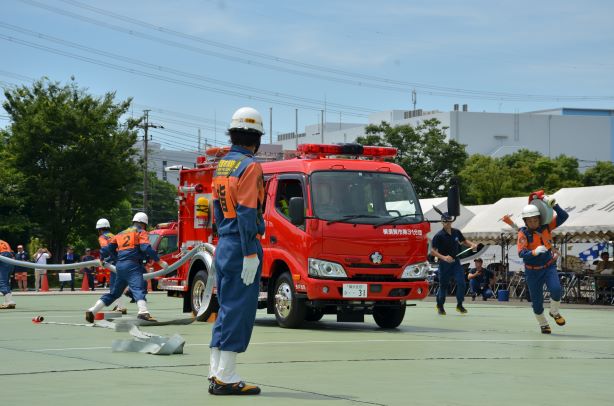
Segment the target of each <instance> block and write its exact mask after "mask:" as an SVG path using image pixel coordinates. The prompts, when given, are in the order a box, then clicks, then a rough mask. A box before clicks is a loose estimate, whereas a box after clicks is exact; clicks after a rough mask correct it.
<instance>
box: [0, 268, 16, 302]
mask: <svg viewBox="0 0 614 406" xmlns="http://www.w3.org/2000/svg"><path fill="white" fill-rule="evenodd" d="M11 272H13V265H9V264H5V263H0V293H2V294H3V295H6V294H8V293H11V281H10V279H9V278H10V276H11Z"/></svg>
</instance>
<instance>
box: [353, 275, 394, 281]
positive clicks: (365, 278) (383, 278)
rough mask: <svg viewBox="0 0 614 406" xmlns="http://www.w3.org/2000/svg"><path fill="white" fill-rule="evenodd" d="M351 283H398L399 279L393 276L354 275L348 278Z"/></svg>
mask: <svg viewBox="0 0 614 406" xmlns="http://www.w3.org/2000/svg"><path fill="white" fill-rule="evenodd" d="M350 280H351V281H353V282H398V281H399V279H398V278H397V277H395V276H394V275H369V274H356V275H354V276H352V277H351V278H350Z"/></svg>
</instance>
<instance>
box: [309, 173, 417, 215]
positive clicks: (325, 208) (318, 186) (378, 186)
mask: <svg viewBox="0 0 614 406" xmlns="http://www.w3.org/2000/svg"><path fill="white" fill-rule="evenodd" d="M310 182H311V196H312V201H311V204H312V208H313V213H314V216H315V217H317V218H320V219H322V220H327V221H329V222H330V223H336V222H343V223H359V224H374V225H377V224H380V223H383V222H387V221H393V222H394V224H414V223H420V222H423V221H424V217H423V215H422V211H421V209H420V204H419V202H418V198H417V197H416V193H415V192H414V188H413V186H412V184H411V182H410V181H409V179H408V178H407V177H406V176H403V175H401V174H395V173H382V172H359V171H319V172H314V173H313V174H312V175H311V181H310Z"/></svg>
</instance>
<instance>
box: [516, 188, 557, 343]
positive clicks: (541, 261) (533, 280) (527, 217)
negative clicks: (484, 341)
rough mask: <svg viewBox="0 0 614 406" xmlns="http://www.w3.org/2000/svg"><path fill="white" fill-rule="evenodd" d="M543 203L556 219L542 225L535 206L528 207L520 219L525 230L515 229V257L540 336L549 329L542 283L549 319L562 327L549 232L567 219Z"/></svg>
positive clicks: (551, 203) (550, 201)
mask: <svg viewBox="0 0 614 406" xmlns="http://www.w3.org/2000/svg"><path fill="white" fill-rule="evenodd" d="M541 199H542V201H543V202H544V203H546V204H547V205H548V206H550V207H552V208H553V209H554V211H555V212H556V217H554V218H553V219H552V221H551V222H550V223H549V224H544V225H542V224H541V220H540V219H541V217H540V212H539V209H538V208H537V206H535V205H533V204H529V205H527V206H525V207H524V208H523V209H522V218H523V220H524V223H525V225H526V227H521V228H520V229H519V230H518V256H519V257H520V258H522V260H523V262H524V267H525V271H524V273H525V279H526V281H527V285H528V286H529V293H530V294H531V306H532V307H533V313H535V318H536V319H537V322H538V323H539V326H540V329H541V332H542V333H543V334H550V333H551V332H552V330H551V329H550V326H549V325H548V321H547V320H546V316H544V296H543V289H544V284H545V285H546V287H547V288H548V290H549V291H550V311H549V314H550V317H552V318H553V319H554V321H555V322H556V324H557V325H559V326H563V325H565V319H564V318H563V316H561V314H560V313H559V309H560V306H561V283H560V281H559V275H558V273H557V270H556V259H557V255H556V249H554V248H553V245H552V235H551V232H552V230H554V229H555V228H557V227H559V226H560V225H561V224H563V223H564V222H565V220H567V218H568V217H569V214H567V212H566V211H565V210H563V208H561V206H559V205H558V204H556V202H555V200H554V199H553V198H552V197H549V196H543V197H541Z"/></svg>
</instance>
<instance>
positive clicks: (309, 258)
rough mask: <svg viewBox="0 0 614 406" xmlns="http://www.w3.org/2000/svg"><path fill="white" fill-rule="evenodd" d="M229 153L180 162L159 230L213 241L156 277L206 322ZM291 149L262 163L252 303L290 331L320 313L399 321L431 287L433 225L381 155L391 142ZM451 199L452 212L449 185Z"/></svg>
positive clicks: (398, 171)
mask: <svg viewBox="0 0 614 406" xmlns="http://www.w3.org/2000/svg"><path fill="white" fill-rule="evenodd" d="M226 151H227V150H222V149H212V150H209V151H208V156H205V157H199V158H198V160H197V167H196V168H193V169H181V171H180V185H179V187H178V192H179V197H178V200H179V221H178V226H177V227H176V228H174V229H173V228H167V229H162V230H163V232H161V233H160V232H159V233H158V234H161V235H162V234H164V233H167V232H170V233H173V232H176V235H177V236H178V240H177V242H178V246H179V247H180V248H184V249H189V248H191V247H193V246H195V245H196V244H197V243H199V242H205V243H209V244H211V245H209V246H208V247H209V248H208V249H206V250H203V252H202V253H199V254H197V255H196V256H195V257H194V258H192V260H191V262H190V263H187V264H185V265H184V266H183V267H182V268H180V269H179V270H178V272H177V274H176V275H175V276H172V277H165V278H162V279H160V280H159V283H158V288H159V289H162V290H166V291H167V292H168V294H169V295H170V296H178V297H183V298H184V311H186V312H189V311H192V312H193V313H194V314H197V313H199V310H201V307H204V309H202V311H201V312H200V313H201V317H200V319H203V320H204V319H206V318H208V317H209V315H210V314H211V313H212V312H215V311H217V309H218V304H217V300H216V297H215V289H214V286H212V285H213V284H214V283H215V278H214V272H213V271H212V250H211V247H213V245H214V244H215V242H216V236H215V224H213V221H212V218H211V217H212V206H211V181H212V175H213V172H214V170H215V167H216V162H217V160H219V158H220V157H221V156H223V154H225V152H226ZM298 153H299V156H298V157H296V158H293V159H285V160H281V161H274V162H265V163H263V164H262V168H263V172H264V178H265V191H266V192H265V203H264V207H263V215H264V219H265V223H266V233H265V235H264V236H263V237H262V246H263V249H264V259H263V268H262V278H261V282H260V298H259V308H266V309H267V312H268V313H269V314H275V317H276V319H277V322H278V324H279V325H280V326H282V327H288V328H293V327H298V326H300V325H301V324H302V323H303V322H304V321H318V320H320V319H321V318H322V316H323V315H325V314H336V316H337V320H338V321H342V322H362V321H364V316H365V314H371V315H373V318H374V320H375V322H376V323H377V324H378V325H379V326H380V327H382V328H395V327H397V326H398V325H399V324H401V322H402V321H403V317H404V315H405V309H406V301H408V300H419V299H423V298H424V297H426V295H427V294H428V282H427V281H426V276H427V272H428V270H429V263H428V262H427V249H428V241H427V233H428V232H429V230H430V225H429V222H428V221H427V220H426V219H425V218H424V216H423V213H422V210H421V208H420V204H419V201H418V196H416V193H415V192H414V188H413V186H412V183H411V181H410V178H409V177H408V176H407V174H406V173H405V171H404V170H403V169H402V168H401V167H400V166H398V165H396V164H394V163H390V162H386V161H385V160H384V159H385V158H391V157H394V156H395V155H396V149H395V148H388V147H371V146H362V145H358V144H342V145H324V144H303V145H299V147H298ZM448 201H449V202H450V204H449V211H450V212H451V214H453V215H457V214H458V205H459V203H458V191H457V190H456V188H452V189H451V190H450V193H449V200H448ZM164 230H166V231H164ZM173 230H174V231H173ZM171 257H175V255H171ZM167 262H174V260H172V259H171V260H170V261H169V260H168V259H167Z"/></svg>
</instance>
